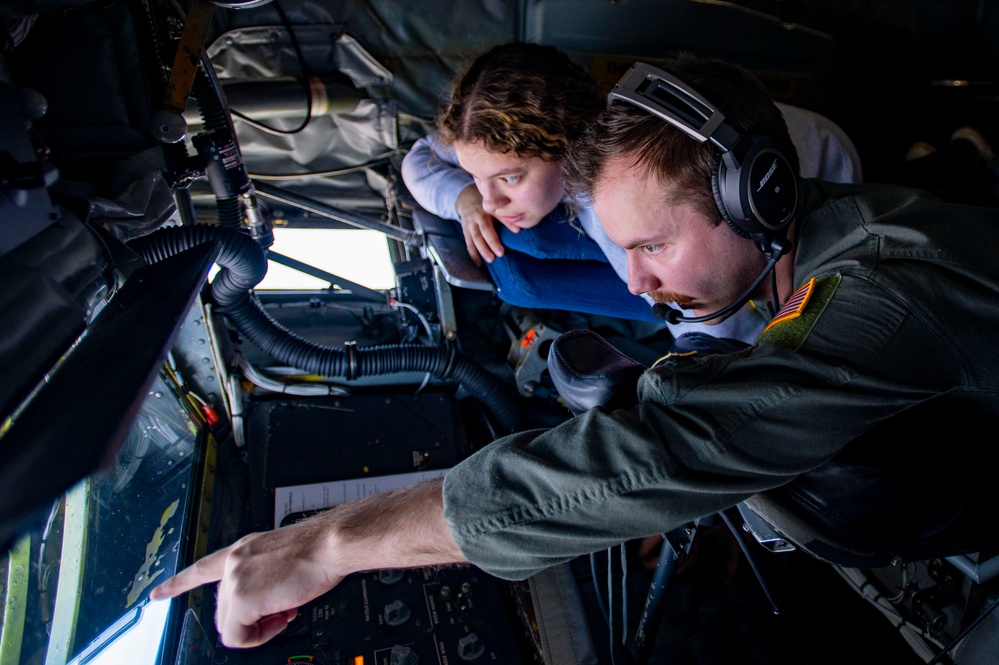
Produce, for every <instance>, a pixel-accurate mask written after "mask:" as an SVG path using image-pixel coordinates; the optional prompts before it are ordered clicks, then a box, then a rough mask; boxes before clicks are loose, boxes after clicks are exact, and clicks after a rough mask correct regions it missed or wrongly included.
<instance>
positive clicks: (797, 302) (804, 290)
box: [761, 277, 815, 334]
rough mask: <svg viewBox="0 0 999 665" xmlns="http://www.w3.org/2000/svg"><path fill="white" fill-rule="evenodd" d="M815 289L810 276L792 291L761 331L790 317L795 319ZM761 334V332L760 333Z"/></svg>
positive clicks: (813, 281) (803, 309) (788, 319)
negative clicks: (792, 293)
mask: <svg viewBox="0 0 999 665" xmlns="http://www.w3.org/2000/svg"><path fill="white" fill-rule="evenodd" d="M814 290H815V278H814V277H812V278H811V279H810V280H808V281H807V282H805V284H803V285H802V286H801V288H799V289H798V290H797V291H795V292H794V295H792V296H791V297H790V298H788V300H787V302H786V303H784V306H783V307H781V308H780V311H779V312H777V316H775V317H774V318H773V319H772V320H771V321H770V323H769V324H767V327H766V328H764V329H763V332H767V331H768V330H770V329H771V328H773V327H774V326H775V325H777V324H778V323H784V322H785V321H790V320H791V319H796V318H798V317H799V316H801V313H802V312H803V311H805V306H806V305H807V304H808V301H809V300H810V299H811V297H812V292H813V291H814ZM761 334H762V333H761Z"/></svg>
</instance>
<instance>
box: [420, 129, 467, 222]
mask: <svg viewBox="0 0 999 665" xmlns="http://www.w3.org/2000/svg"><path fill="white" fill-rule="evenodd" d="M402 180H403V182H404V183H405V184H406V187H407V189H409V192H410V194H412V195H413V198H415V199H416V202H417V203H419V204H420V205H421V206H423V208H424V209H425V210H427V211H428V212H432V213H433V214H435V215H437V216H438V217H443V218H445V219H455V220H457V219H458V213H457V212H456V211H455V204H456V203H457V201H458V195H459V194H461V191H462V190H463V189H465V187H467V186H468V185H471V184H473V182H472V176H470V175H469V174H468V173H467V172H465V171H464V170H463V169H462V168H461V167H460V166H458V158H457V157H456V156H455V153H454V148H445V147H443V146H442V145H441V144H440V142H439V141H438V140H437V138H436V134H431V135H430V136H427V137H425V138H422V139H420V140H419V141H417V142H416V143H415V144H413V147H412V148H411V149H410V150H409V152H408V153H407V154H406V157H405V158H403V160H402Z"/></svg>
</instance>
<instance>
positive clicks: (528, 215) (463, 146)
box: [454, 141, 565, 229]
mask: <svg viewBox="0 0 999 665" xmlns="http://www.w3.org/2000/svg"><path fill="white" fill-rule="evenodd" d="M454 151H455V153H456V154H457V156H458V163H459V164H460V165H461V168H463V169H464V170H465V171H467V172H468V173H470V174H471V176H472V177H473V178H474V179H475V186H476V187H477V188H478V190H479V193H480V194H482V208H483V210H485V211H486V212H487V213H489V214H490V215H492V216H493V217H495V218H496V219H498V220H499V221H501V222H503V223H504V224H505V225H507V226H516V227H519V228H522V229H529V228H531V227H532V226H536V225H537V224H538V222H540V221H541V220H542V219H544V218H545V216H546V215H547V214H548V213H550V212H551V211H552V210H554V209H555V206H557V205H558V204H559V202H560V201H561V200H562V199H563V198H565V188H564V187H563V185H562V165H561V164H560V163H558V162H546V161H544V160H543V159H541V158H540V157H520V156H518V155H516V154H514V153H512V152H509V153H502V152H492V151H490V150H487V149H486V148H485V146H483V145H482V144H481V143H465V142H463V141H457V142H455V144H454Z"/></svg>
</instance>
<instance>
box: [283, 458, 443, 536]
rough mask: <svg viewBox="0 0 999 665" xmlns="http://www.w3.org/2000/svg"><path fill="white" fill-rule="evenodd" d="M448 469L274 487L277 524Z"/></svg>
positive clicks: (425, 478)
mask: <svg viewBox="0 0 999 665" xmlns="http://www.w3.org/2000/svg"><path fill="white" fill-rule="evenodd" d="M445 473H447V469H438V470H435V471H414V472H412V473H397V474H395V475H391V476H373V477H371V478H356V479H353V480H335V481H332V482H328V483H312V484H310V485H291V486H288V487H278V488H277V489H275V490H274V526H275V527H278V526H280V525H281V520H283V519H284V518H285V517H287V516H288V515H291V514H292V513H301V512H305V511H307V510H322V509H323V508H332V507H333V506H339V505H340V504H341V503H346V502H348V501H354V500H355V499H363V498H364V497H366V496H371V495H372V494H377V493H379V492H385V491H387V490H392V489H396V488H397V487H405V486H406V485H412V484H414V483H418V482H420V481H421V480H429V479H431V478H441V477H442V476H444V474H445Z"/></svg>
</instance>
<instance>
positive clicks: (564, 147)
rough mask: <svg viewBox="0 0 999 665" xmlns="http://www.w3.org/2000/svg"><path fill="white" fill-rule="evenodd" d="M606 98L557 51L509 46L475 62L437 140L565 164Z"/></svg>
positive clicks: (455, 92) (455, 91)
mask: <svg viewBox="0 0 999 665" xmlns="http://www.w3.org/2000/svg"><path fill="white" fill-rule="evenodd" d="M602 108H603V97H602V96H601V95H600V93H599V92H598V91H597V87H596V85H595V84H594V83H593V81H592V80H591V79H590V77H589V76H588V75H587V73H586V71H585V70H583V68H582V67H580V66H579V65H577V64H575V63H574V62H573V61H572V60H570V59H569V57H568V56H567V55H566V54H564V53H562V52H561V51H559V50H558V49H556V48H554V47H552V46H545V45H542V44H531V43H526V42H511V43H508V44H502V45H500V46H495V47H493V48H492V49H490V50H488V51H486V52H485V53H483V54H481V55H480V56H478V57H477V58H476V59H475V60H474V61H473V62H472V63H471V64H470V65H469V66H468V68H467V69H466V70H465V72H464V73H463V74H462V75H461V76H460V77H459V78H458V80H457V82H456V83H455V84H454V86H453V88H452V91H451V96H450V99H449V100H448V102H447V103H446V104H445V105H444V106H443V107H442V108H441V110H440V113H439V114H438V116H437V121H436V122H437V130H438V137H439V138H440V140H441V142H442V143H444V144H445V145H451V144H453V143H455V142H456V141H461V142H462V143H482V144H483V146H484V147H485V148H486V149H487V150H490V151H492V152H498V153H510V152H512V153H514V154H516V155H518V156H520V157H540V158H541V159H543V160H545V161H546V162H558V161H561V160H562V159H563V158H564V157H565V156H566V155H567V154H568V152H569V146H570V145H572V143H573V142H574V141H575V140H576V139H577V138H579V136H580V135H581V134H582V133H583V130H585V129H586V127H587V126H588V125H589V124H590V123H591V122H592V121H593V120H594V119H595V118H596V117H597V114H598V113H599V112H600V110H601V109H602Z"/></svg>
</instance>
